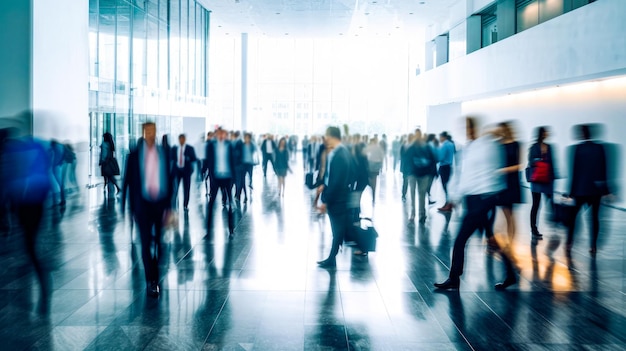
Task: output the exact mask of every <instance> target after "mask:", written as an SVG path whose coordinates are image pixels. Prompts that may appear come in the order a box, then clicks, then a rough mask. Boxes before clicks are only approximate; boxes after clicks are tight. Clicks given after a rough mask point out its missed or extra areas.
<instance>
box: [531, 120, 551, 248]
mask: <svg viewBox="0 0 626 351" xmlns="http://www.w3.org/2000/svg"><path fill="white" fill-rule="evenodd" d="M536 135H537V138H536V140H535V143H534V144H533V145H532V146H531V147H530V149H529V150H528V167H527V168H526V180H527V181H528V182H530V191H531V193H532V200H533V204H532V207H531V209H530V228H531V234H532V241H533V242H536V241H537V240H542V239H543V235H542V234H541V233H540V232H539V229H538V228H537V216H538V213H539V205H540V204H541V194H543V195H544V196H545V197H546V202H547V204H548V206H549V207H550V209H549V211H548V212H549V213H552V212H553V211H552V197H553V194H554V180H555V179H557V178H558V176H557V172H556V170H555V165H556V162H555V160H554V154H555V152H554V151H553V147H552V146H551V145H550V144H547V143H546V140H547V139H548V137H549V136H550V132H549V130H548V127H545V126H543V127H539V128H537V131H536Z"/></svg>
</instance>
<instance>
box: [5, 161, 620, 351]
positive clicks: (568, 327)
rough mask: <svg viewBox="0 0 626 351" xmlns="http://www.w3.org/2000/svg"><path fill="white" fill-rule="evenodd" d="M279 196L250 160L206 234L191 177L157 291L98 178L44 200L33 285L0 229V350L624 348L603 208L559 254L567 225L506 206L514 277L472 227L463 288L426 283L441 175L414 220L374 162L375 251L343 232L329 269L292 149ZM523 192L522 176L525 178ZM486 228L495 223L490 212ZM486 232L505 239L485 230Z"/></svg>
mask: <svg viewBox="0 0 626 351" xmlns="http://www.w3.org/2000/svg"><path fill="white" fill-rule="evenodd" d="M293 169H294V171H295V172H294V174H290V175H288V176H287V191H286V194H285V196H284V197H282V196H278V193H277V191H276V178H275V177H274V176H273V175H268V177H267V178H263V177H262V174H261V172H260V169H257V170H256V171H255V176H254V179H253V180H254V190H253V192H252V196H250V200H251V201H248V202H247V203H241V204H237V205H236V206H235V208H234V215H235V222H236V225H235V237H234V238H233V239H229V238H228V230H227V227H228V226H227V216H226V215H227V213H226V212H225V211H224V209H223V208H222V206H221V203H220V201H217V203H216V208H215V211H214V230H213V231H212V233H213V236H212V237H211V239H210V240H206V239H204V236H205V234H206V233H207V229H206V228H205V221H206V219H205V217H206V214H207V210H206V197H205V193H204V187H203V186H201V185H200V184H196V186H194V187H193V188H192V201H191V204H190V210H189V212H187V213H185V212H181V213H179V216H180V217H179V227H178V228H177V229H174V230H169V231H167V232H166V233H164V236H163V250H164V257H163V258H162V260H161V270H162V278H161V282H160V285H161V296H160V297H159V298H158V299H152V298H149V297H147V296H146V291H145V282H144V272H143V265H142V262H141V257H140V250H141V244H140V242H139V239H138V235H137V228H136V227H135V226H134V225H133V224H132V223H131V221H130V219H129V218H128V216H126V215H123V214H122V213H120V203H119V199H118V198H115V197H109V196H108V195H106V193H103V191H102V187H97V188H93V189H90V190H83V191H82V193H81V194H79V195H72V196H71V197H70V198H68V206H67V208H66V209H64V210H62V209H60V208H58V207H49V208H47V209H46V216H45V223H44V225H43V228H42V231H41V233H40V234H39V237H38V244H37V251H38V257H39V259H40V260H41V262H42V264H43V266H44V267H45V272H46V274H45V279H46V281H47V282H48V283H49V286H51V293H49V294H47V295H44V296H47V298H46V299H42V298H41V296H42V289H41V287H40V284H39V281H38V279H37V276H36V275H35V273H34V270H33V267H32V265H31V263H30V260H29V258H28V256H27V255H26V254H25V251H24V243H23V241H22V237H21V235H20V233H19V229H18V228H14V229H13V230H12V231H11V233H9V235H7V236H5V237H2V238H0V340H2V341H3V345H4V346H6V348H7V349H11V350H82V349H85V350H244V351H250V350H316V351H317V350H320V351H326V350H393V351H396V350H490V349H507V350H623V349H625V348H626V336H624V333H623V331H624V330H626V274H625V272H626V260H625V259H624V258H625V257H624V255H625V253H626V250H625V249H624V248H625V247H626V245H625V239H626V220H624V218H625V217H624V212H622V211H620V210H618V209H608V208H605V209H604V210H603V211H602V230H601V233H600V241H599V243H600V247H599V252H598V254H597V255H595V256H592V255H590V254H589V253H588V252H587V243H588V239H589V237H588V227H589V226H588V218H587V216H588V213H586V212H583V213H584V214H583V215H581V216H580V217H579V223H578V228H579V230H578V231H577V234H576V241H575V246H574V250H573V252H572V255H571V257H567V256H566V255H565V254H564V239H565V232H564V230H563V228H555V227H552V226H550V225H548V223H546V222H545V220H544V219H543V217H544V215H545V214H544V215H542V222H541V225H540V228H541V230H542V231H543V232H544V235H545V239H544V240H542V241H540V242H538V243H537V244H532V243H531V241H530V235H529V226H528V223H527V222H528V216H529V205H528V204H523V205H520V206H519V207H517V208H516V209H515V215H516V218H517V224H518V231H517V235H516V238H515V241H514V245H513V247H512V250H513V252H514V254H515V257H516V259H517V264H518V267H519V269H520V272H521V273H520V281H519V284H517V285H515V286H512V287H511V288H509V289H508V290H507V291H503V292H501V291H495V290H494V287H493V286H494V284H495V283H497V282H499V281H501V280H502V278H503V277H504V270H503V267H502V262H501V260H500V258H499V257H498V256H497V255H491V254H489V253H487V252H486V247H485V242H484V238H482V237H481V236H480V235H478V234H476V235H474V236H473V237H472V238H471V239H470V240H469V241H468V244H467V247H466V269H465V273H464V275H463V276H462V280H461V289H460V291H456V292H438V291H435V290H434V289H433V287H432V283H433V282H435V281H440V280H443V279H445V277H446V276H447V273H448V269H449V266H450V254H451V248H452V245H453V244H454V240H455V235H456V232H457V230H458V227H459V223H460V219H461V217H460V216H461V214H460V213H459V211H455V212H453V213H452V214H442V213H438V212H437V211H436V208H437V207H438V205H441V200H442V197H443V190H442V188H441V185H440V184H439V183H438V182H435V185H434V187H433V191H432V193H433V196H434V197H435V198H437V199H439V200H440V201H439V204H436V205H433V206H429V208H428V211H427V216H428V219H427V221H426V223H424V224H420V223H412V222H409V221H408V213H409V207H408V203H405V202H402V201H401V198H400V194H399V192H400V189H401V185H402V177H401V175H400V174H399V173H394V172H391V170H388V171H387V172H385V173H383V174H382V175H381V176H380V177H379V182H380V183H379V187H378V194H377V198H376V204H375V205H372V201H371V199H372V196H371V193H370V192H369V190H367V191H366V192H365V193H364V196H363V199H362V208H363V215H364V216H367V217H371V218H372V219H373V221H374V224H375V227H376V229H377V231H378V233H379V238H378V247H377V251H376V252H374V253H370V255H369V256H368V257H358V256H355V255H353V254H352V253H353V248H352V247H349V246H344V247H343V248H342V250H341V252H340V253H339V255H338V257H337V268H336V269H328V270H327V269H320V268H318V267H317V265H316V261H318V260H320V259H323V258H325V256H326V255H328V252H329V250H330V244H331V241H332V233H331V230H330V224H329V222H328V218H327V217H326V216H321V215H319V214H318V213H317V212H316V211H315V209H314V208H313V206H312V199H313V195H314V194H313V193H312V192H311V191H309V190H308V189H306V188H305V187H304V185H303V184H302V183H303V181H302V180H303V179H304V175H303V172H302V170H301V165H300V164H299V163H298V162H294V164H293ZM526 191H527V190H526ZM495 231H496V233H503V232H505V223H504V221H503V218H502V215H501V214H499V215H498V217H497V219H496V223H495ZM497 235H498V238H499V240H505V238H504V236H503V235H502V234H497Z"/></svg>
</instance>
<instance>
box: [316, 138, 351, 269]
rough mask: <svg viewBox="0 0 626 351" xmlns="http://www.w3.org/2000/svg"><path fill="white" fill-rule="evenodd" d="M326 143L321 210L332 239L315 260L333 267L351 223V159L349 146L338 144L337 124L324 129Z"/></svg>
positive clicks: (322, 265) (324, 266) (339, 139)
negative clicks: (322, 255)
mask: <svg viewBox="0 0 626 351" xmlns="http://www.w3.org/2000/svg"><path fill="white" fill-rule="evenodd" d="M325 141H326V147H327V148H328V149H329V150H330V152H329V154H328V156H327V159H326V164H327V166H326V171H325V172H324V185H321V186H320V187H321V188H322V202H323V204H322V205H321V206H320V208H319V210H320V212H322V213H324V212H328V219H329V220H330V227H331V229H332V231H333V243H332V248H331V249H330V254H329V255H328V258H327V259H325V260H323V261H319V262H317V264H318V265H319V266H320V267H323V268H333V267H335V266H336V265H337V264H336V260H335V257H336V256H337V253H338V252H339V246H340V245H341V244H342V242H343V239H344V237H345V235H346V233H347V231H348V230H350V225H351V223H352V221H351V218H350V209H349V208H348V207H349V206H348V203H349V200H350V193H351V192H352V185H353V184H351V180H352V178H353V172H354V170H353V169H352V168H353V162H352V155H351V154H350V150H348V148H347V147H345V146H344V145H342V144H341V131H340V130H339V128H337V127H328V129H326V139H325Z"/></svg>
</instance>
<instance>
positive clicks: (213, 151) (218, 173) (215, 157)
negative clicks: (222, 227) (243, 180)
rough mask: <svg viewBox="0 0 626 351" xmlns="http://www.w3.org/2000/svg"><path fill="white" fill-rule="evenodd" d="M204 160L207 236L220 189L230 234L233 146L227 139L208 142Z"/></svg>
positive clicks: (233, 171)
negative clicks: (226, 208) (206, 178)
mask: <svg viewBox="0 0 626 351" xmlns="http://www.w3.org/2000/svg"><path fill="white" fill-rule="evenodd" d="M220 143H222V144H220ZM220 152H223V154H219V153H220ZM206 160H207V162H206V165H205V166H206V172H207V173H208V175H209V179H210V193H209V206H208V208H207V233H208V234H207V236H209V234H210V233H211V230H212V227H213V207H214V206H215V197H216V196H217V192H218V191H219V190H220V189H221V191H222V196H224V195H226V199H222V202H223V203H224V204H227V205H228V231H229V234H230V235H231V236H232V235H233V230H234V223H233V211H232V191H231V189H232V185H233V182H234V180H235V177H236V173H235V172H236V169H235V152H234V147H233V146H232V144H231V143H230V141H228V140H224V141H219V140H216V141H214V142H209V143H207V147H206ZM220 161H223V164H222V166H223V167H224V168H225V169H220V164H219V163H220Z"/></svg>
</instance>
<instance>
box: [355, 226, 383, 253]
mask: <svg viewBox="0 0 626 351" xmlns="http://www.w3.org/2000/svg"><path fill="white" fill-rule="evenodd" d="M353 229H354V239H355V241H356V243H357V245H358V247H359V249H361V251H363V252H372V251H376V239H377V238H378V232H377V231H376V228H374V223H373V222H372V220H371V219H370V218H361V220H360V221H359V222H358V223H356V224H355V225H354V226H353Z"/></svg>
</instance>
